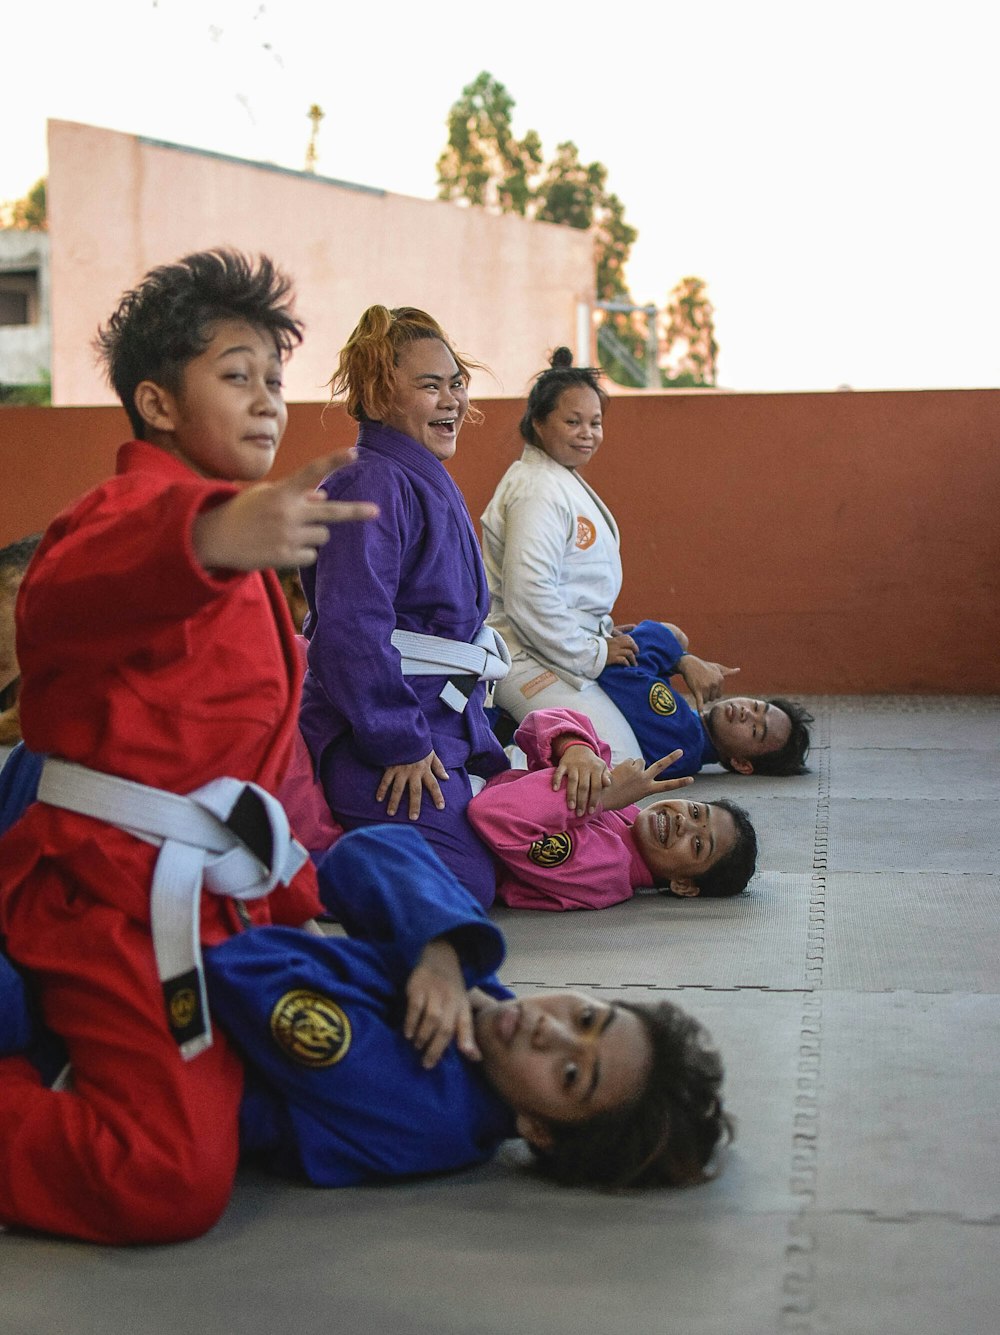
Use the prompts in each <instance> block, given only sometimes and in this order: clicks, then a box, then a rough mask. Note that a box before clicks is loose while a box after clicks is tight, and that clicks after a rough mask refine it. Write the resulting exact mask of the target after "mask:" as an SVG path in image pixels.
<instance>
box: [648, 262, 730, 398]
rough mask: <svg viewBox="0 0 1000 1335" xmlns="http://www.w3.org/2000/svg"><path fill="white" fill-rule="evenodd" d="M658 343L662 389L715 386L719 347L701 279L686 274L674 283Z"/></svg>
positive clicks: (711, 311) (710, 306) (711, 312)
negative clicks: (661, 357)
mask: <svg viewBox="0 0 1000 1335" xmlns="http://www.w3.org/2000/svg"><path fill="white" fill-rule="evenodd" d="M661 344H662V347H663V349H664V353H665V360H666V367H665V369H664V370H663V372H662V373H661V378H662V380H663V384H664V385H665V386H702V387H704V386H709V385H714V384H715V383H716V377H717V374H718V360H719V345H718V343H717V342H716V339H715V309H714V307H713V306H712V303H711V301H710V300H709V298H708V288H707V285H706V283H705V280H704V279H703V278H696V277H694V276H693V275H689V276H688V277H687V278H682V279H681V280H680V282H679V283H677V284H675V286H674V288H673V290H672V291H671V293H670V299H669V301H668V303H667V310H666V323H665V327H664V329H663V334H662V338H661Z"/></svg>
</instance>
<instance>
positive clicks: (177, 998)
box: [168, 987, 198, 1029]
mask: <svg viewBox="0 0 1000 1335" xmlns="http://www.w3.org/2000/svg"><path fill="white" fill-rule="evenodd" d="M197 1009H198V1000H197V998H196V997H195V994H194V990H193V989H192V988H190V987H182V988H179V989H178V991H176V992H175V993H174V994H173V996H172V997H171V998H170V1001H169V1003H168V1010H169V1014H170V1025H171V1028H173V1029H186V1028H187V1027H188V1025H189V1024H190V1023H191V1021H192V1020H193V1019H194V1017H195V1012H196V1011H197Z"/></svg>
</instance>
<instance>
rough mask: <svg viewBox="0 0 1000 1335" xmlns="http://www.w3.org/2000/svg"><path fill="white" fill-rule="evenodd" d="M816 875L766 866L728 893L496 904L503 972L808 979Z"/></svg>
mask: <svg viewBox="0 0 1000 1335" xmlns="http://www.w3.org/2000/svg"><path fill="white" fill-rule="evenodd" d="M811 888H812V884H811V881H810V879H809V878H807V877H803V876H782V875H778V874H777V873H765V874H762V875H760V876H757V877H756V878H755V879H754V881H753V883H752V889H750V890H749V891H748V892H747V893H745V894H742V895H736V896H733V897H732V898H728V899H706V900H699V899H696V898H694V899H678V898H674V897H673V896H667V895H640V896H636V898H635V899H632V900H629V901H628V902H627V903H625V904H619V905H616V906H615V907H614V908H611V909H603V910H601V911H600V912H598V913H585V912H579V913H565V914H540V913H532V912H529V911H527V910H520V911H512V910H504V911H502V912H498V913H497V915H496V916H497V920H498V921H499V922H500V923H501V924H502V926H503V929H504V932H505V934H506V936H507V941H508V947H509V958H508V963H507V965H506V966H505V968H504V970H503V977H504V979H505V981H506V982H508V983H509V985H510V986H511V987H514V988H516V987H518V986H520V985H521V984H522V983H535V984H543V985H545V986H547V987H569V986H573V987H579V986H584V987H588V986H593V987H623V986H624V987H630V986H631V987H647V986H652V987H667V988H674V987H698V988H706V987H714V988H723V989H729V988H737V987H759V988H776V989H787V988H802V987H805V986H806V961H805V958H804V955H803V951H802V942H803V940H804V939H805V936H806V933H807V930H808V922H809V901H810V894H811Z"/></svg>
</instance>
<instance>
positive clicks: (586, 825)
mask: <svg viewBox="0 0 1000 1335" xmlns="http://www.w3.org/2000/svg"><path fill="white" fill-rule="evenodd" d="M567 733H571V734H573V735H574V736H575V737H576V739H577V740H579V741H580V742H582V743H584V744H585V745H587V746H589V747H591V748H592V749H593V750H594V751H595V752H596V753H597V754H598V755H600V756H601V757H602V758H603V759H604V760H605V761H606V762H607V763H609V764H610V762H611V751H610V749H609V748H608V746H607V744H606V743H605V742H602V741H601V740H600V739H599V738H598V736H597V734H596V733H595V732H594V728H593V725H592V723H591V722H590V719H588V718H587V717H586V716H585V715H583V714H578V713H577V712H576V711H575V710H573V709H536V710H534V711H533V712H532V713H530V714H528V716H527V717H526V718H525V720H524V722H523V723H522V724H521V726H520V727H519V728H518V730H517V733H516V734H515V739H514V740H515V741H516V742H517V744H518V746H520V747H521V749H522V750H523V751H524V752H525V754H526V755H527V757H528V769H527V770H508V771H507V772H505V773H503V774H497V775H495V776H494V777H493V778H492V779H490V781H489V783H488V784H487V785H486V787H485V788H484V789H483V791H482V792H481V793H479V794H478V796H476V797H474V798H473V799H472V801H471V802H470V803H469V807H468V814H469V820H470V821H471V823H472V826H473V828H474V829H475V831H476V833H477V834H478V835H479V837H480V839H482V841H483V842H484V843H485V844H486V846H487V847H488V848H489V849H490V850H491V852H492V853H493V855H494V857H495V858H496V859H497V861H498V863H499V864H500V866H499V868H498V882H499V884H498V886H497V898H498V899H500V900H501V901H502V902H503V903H505V904H507V905H509V906H510V907H511V908H518V909H604V908H609V907H610V906H611V905H612V904H620V903H621V902H622V900H625V899H631V897H632V894H633V892H634V890H635V888H636V886H642V885H652V884H653V877H652V874H651V873H650V870H649V868H648V867H647V866H646V863H645V862H644V861H643V859H642V857H641V856H640V854H639V851H638V849H637V848H636V846H635V843H634V841H633V839H632V822H633V821H634V820H635V817H636V814H637V813H638V810H639V808H638V807H635V806H629V807H625V808H624V809H623V810H621V811H598V812H596V813H595V814H594V815H589V814H588V815H584V816H578V815H577V814H576V813H575V812H574V811H571V810H570V809H569V807H568V806H567V805H566V787H565V784H564V785H563V786H562V788H560V789H559V791H558V792H553V791H552V773H553V770H554V769H555V765H556V761H555V758H554V756H553V752H552V748H553V743H554V742H555V740H556V738H558V737H565V736H566V734H567Z"/></svg>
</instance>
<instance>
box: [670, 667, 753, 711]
mask: <svg viewBox="0 0 1000 1335" xmlns="http://www.w3.org/2000/svg"><path fill="white" fill-rule="evenodd" d="M677 669H678V671H679V672H680V674H681V676H682V677H683V678H684V680H685V681H686V682H687V686H688V690H689V691H690V692H691V694H692V695H693V696H694V702H695V704H696V705H697V706H698V708H699V709H704V707H705V705H706V704H710V703H711V701H713V700H718V699H719V697H720V696H721V695H722V688H723V686H724V685H725V680H726V678H727V677H731V676H733V674H734V673H736V672H739V668H738V667H723V665H722V664H721V663H708V662H706V661H705V659H704V658H699V657H698V655H697V654H684V655H682V657H681V659H680V661H679V662H678V664H677Z"/></svg>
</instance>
